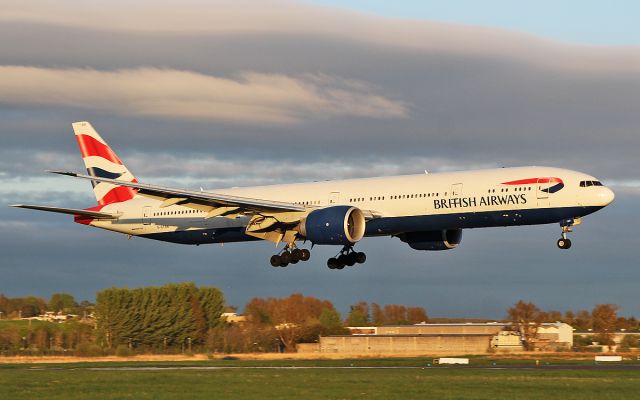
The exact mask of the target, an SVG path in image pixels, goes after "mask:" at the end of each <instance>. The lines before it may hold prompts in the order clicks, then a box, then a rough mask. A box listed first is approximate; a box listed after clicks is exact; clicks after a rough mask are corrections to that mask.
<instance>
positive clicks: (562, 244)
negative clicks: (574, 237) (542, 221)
mask: <svg viewBox="0 0 640 400" xmlns="http://www.w3.org/2000/svg"><path fill="white" fill-rule="evenodd" d="M581 222H582V221H581V220H580V218H575V219H573V218H572V219H565V220H562V221H560V228H562V237H561V238H560V239H558V242H557V244H558V248H560V249H563V250H567V249H569V248H571V240H569V239H568V238H567V234H568V233H570V232H573V230H572V229H571V227H572V226H575V225H580V223H581Z"/></svg>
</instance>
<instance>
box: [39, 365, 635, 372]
mask: <svg viewBox="0 0 640 400" xmlns="http://www.w3.org/2000/svg"><path fill="white" fill-rule="evenodd" d="M234 369H236V370H314V369H315V370H374V369H394V370H442V369H461V370H463V369H464V370H496V371H500V370H537V371H542V370H554V371H559V370H567V371H578V370H585V371H594V370H601V371H606V370H611V371H640V364H615V365H610V364H566V365H561V364H556V365H539V366H535V365H447V366H443V365H439V366H429V365H426V366H355V365H354V366H231V365H230V366H202V367H198V366H166V367H165V366H162V367H150V366H140V367H135V366H127V367H73V368H63V367H58V366H56V367H42V366H38V367H32V368H30V370H33V371H38V370H49V371H50V370H68V371H74V370H84V371H123V372H130V371H157V372H163V371H164V372H166V371H215V370H234Z"/></svg>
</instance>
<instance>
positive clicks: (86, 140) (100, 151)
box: [76, 135, 122, 165]
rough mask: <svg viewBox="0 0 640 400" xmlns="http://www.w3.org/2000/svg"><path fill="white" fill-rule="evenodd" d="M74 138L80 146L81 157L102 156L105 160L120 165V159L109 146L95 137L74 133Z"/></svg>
mask: <svg viewBox="0 0 640 400" xmlns="http://www.w3.org/2000/svg"><path fill="white" fill-rule="evenodd" d="M76 140H77V141H78V146H80V153H81V154H82V158H85V157H91V156H96V157H102V158H104V159H106V160H109V161H111V162H112V163H114V164H120V165H122V161H120V159H119V158H118V156H116V154H115V153H114V152H113V150H111V148H109V146H107V145H105V144H103V143H100V142H99V141H97V140H96V139H94V138H92V137H91V136H87V135H76Z"/></svg>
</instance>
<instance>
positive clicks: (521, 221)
mask: <svg viewBox="0 0 640 400" xmlns="http://www.w3.org/2000/svg"><path fill="white" fill-rule="evenodd" d="M72 127H73V131H74V133H75V137H76V140H77V142H78V145H79V147H80V152H81V154H82V158H83V160H84V164H85V167H86V169H87V173H86V174H80V173H75V172H65V171H48V172H52V173H55V174H60V175H66V176H71V177H75V178H79V179H85V180H89V181H91V183H92V185H93V192H94V194H95V196H96V200H97V202H98V205H96V206H94V207H89V208H86V209H72V208H60V207H50V206H39V205H28V204H14V205H12V207H20V208H27V209H33V210H40V211H49V212H55V213H62V214H71V215H73V216H74V221H75V222H77V223H80V224H84V225H88V226H93V227H96V228H102V229H107V230H110V231H115V232H119V233H123V234H126V235H128V236H129V237H133V236H138V237H143V238H148V239H156V240H161V241H165V242H172V243H180V244H191V245H201V244H208V243H229V242H244V241H252V240H267V241H270V242H273V243H275V245H276V247H278V246H279V245H280V244H281V243H283V244H284V248H283V249H281V250H280V251H278V252H277V254H275V255H273V256H271V259H270V263H271V265H272V266H274V267H286V266H288V265H289V264H296V263H298V262H300V261H307V260H309V259H310V257H311V253H310V251H309V250H308V249H302V248H299V247H298V244H299V243H300V242H303V243H306V242H310V243H311V247H312V248H313V246H314V245H334V246H342V247H341V249H340V250H339V252H338V253H337V254H336V256H335V257H331V258H329V259H328V260H327V266H328V267H329V268H330V269H339V270H340V269H343V268H344V267H345V266H353V265H355V264H362V263H364V262H365V261H366V254H365V253H363V252H358V251H356V250H354V246H355V245H356V244H357V243H358V242H360V240H362V239H363V238H364V237H371V236H391V237H397V238H398V239H400V240H401V241H402V242H405V243H407V244H408V245H409V246H410V247H411V248H412V249H415V250H427V251H429V250H431V251H437V250H450V249H454V248H456V247H458V246H459V245H460V243H461V241H462V231H463V230H464V229H472V228H487V227H498V226H503V227H505V226H521V225H538V224H551V223H554V224H555V223H558V224H559V225H560V230H561V232H560V233H561V237H560V239H558V241H557V246H558V247H559V248H560V249H568V248H570V247H571V240H569V239H568V237H567V234H568V233H570V232H571V231H572V227H574V226H575V225H578V224H580V223H581V222H582V218H583V217H584V216H586V215H589V214H592V213H594V212H596V211H598V210H600V209H602V208H604V207H606V206H607V205H609V204H610V203H611V202H612V201H613V200H614V197H615V195H614V193H613V191H612V190H610V189H609V188H607V187H606V186H604V185H603V184H602V183H601V182H600V181H599V180H597V179H596V178H594V177H593V176H590V175H587V174H584V173H581V172H577V171H572V170H568V169H560V168H551V167H515V168H497V169H485V170H473V171H461V172H442V173H427V172H426V171H425V173H424V174H417V175H403V176H390V177H377V178H364V179H347V180H333V181H322V182H310V183H295V184H282V185H270V186H254V187H243V188H229V189H219V190H215V191H204V190H202V189H200V190H199V191H195V190H186V189H176V188H169V187H163V186H157V185H151V184H146V183H141V182H139V181H138V180H137V179H136V177H135V176H134V175H133V174H132V173H131V171H130V170H129V169H128V168H127V167H126V166H125V164H124V163H123V162H122V161H121V160H120V158H118V156H117V155H116V153H115V152H114V151H113V150H112V149H111V147H109V145H108V144H107V142H106V141H105V140H104V139H103V138H102V137H101V136H100V135H99V134H98V132H97V131H96V130H95V129H94V128H93V127H92V126H91V124H90V123H89V122H75V123H73V124H72Z"/></svg>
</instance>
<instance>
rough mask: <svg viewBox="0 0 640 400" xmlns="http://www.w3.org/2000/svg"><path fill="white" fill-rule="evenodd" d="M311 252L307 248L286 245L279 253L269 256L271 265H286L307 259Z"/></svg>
mask: <svg viewBox="0 0 640 400" xmlns="http://www.w3.org/2000/svg"><path fill="white" fill-rule="evenodd" d="M310 258H311V252H310V251H309V250H307V249H299V248H297V247H290V246H287V247H285V248H284V250H282V251H281V252H280V253H278V254H275V255H272V256H271V260H270V261H271V266H272V267H286V266H288V265H289V264H297V263H298V262H300V261H308V260H309V259H310Z"/></svg>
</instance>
